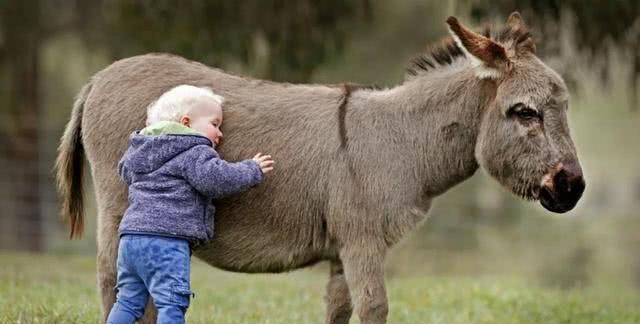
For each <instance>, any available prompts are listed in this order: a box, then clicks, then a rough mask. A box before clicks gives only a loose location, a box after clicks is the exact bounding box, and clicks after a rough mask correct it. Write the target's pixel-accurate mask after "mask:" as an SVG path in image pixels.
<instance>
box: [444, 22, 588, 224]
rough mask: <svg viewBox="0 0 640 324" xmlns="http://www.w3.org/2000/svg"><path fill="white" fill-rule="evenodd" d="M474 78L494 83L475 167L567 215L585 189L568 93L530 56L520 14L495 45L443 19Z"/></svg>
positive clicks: (530, 45)
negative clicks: (470, 65) (570, 121)
mask: <svg viewBox="0 0 640 324" xmlns="http://www.w3.org/2000/svg"><path fill="white" fill-rule="evenodd" d="M447 23H448V24H449V27H450V30H451V33H452V35H453V37H454V39H455V41H456V43H457V44H458V46H459V47H460V48H461V49H462V50H463V51H464V52H465V55H466V56H468V58H469V59H470V60H472V61H473V62H474V65H475V71H476V76H477V77H478V78H483V79H491V80H492V82H495V85H496V92H495V100H493V101H492V103H491V104H490V105H489V106H488V107H487V109H485V111H484V112H483V116H482V122H481V124H480V134H479V136H478V141H477V144H476V148H475V155H476V158H477V160H478V162H479V164H480V165H481V166H482V167H483V168H484V169H485V170H486V171H487V172H488V173H489V174H491V175H492V176H493V177H495V178H496V179H497V180H498V181H499V182H500V183H502V184H503V185H504V186H506V187H507V188H508V189H510V190H511V191H513V192H514V193H516V194H517V195H519V196H521V197H524V198H527V199H538V200H539V201H540V203H541V204H542V206H544V208H546V209H548V210H550V211H553V212H557V213H564V212H566V211H569V210H571V209H572V208H573V207H574V206H575V205H576V203H577V202H578V200H579V199H580V197H581V196H582V192H583V191H584V188H585V182H584V179H583V177H582V169H581V168H580V163H579V162H578V157H577V155H576V150H575V147H574V145H573V141H572V139H571V136H570V135H569V128H568V126H567V109H568V107H569V101H568V100H569V94H568V91H567V88H566V86H565V84H564V82H563V80H562V78H561V77H560V76H559V75H558V74H557V73H556V72H554V71H553V70H552V69H551V68H549V67H548V66H546V65H545V64H544V63H543V62H542V61H540V59H538V57H537V56H536V55H535V43H534V41H533V39H532V37H531V35H530V34H529V32H528V31H527V28H526V26H525V24H524V22H523V21H522V18H521V17H520V15H519V14H518V13H513V14H511V16H509V19H508V20H507V25H506V27H505V28H504V29H503V30H502V31H501V32H500V33H498V35H496V36H495V37H493V38H490V37H486V36H483V35H480V34H477V33H474V32H472V31H470V30H468V29H467V28H465V27H464V26H462V25H461V24H460V23H459V22H458V20H457V19H456V18H454V17H450V18H449V19H447Z"/></svg>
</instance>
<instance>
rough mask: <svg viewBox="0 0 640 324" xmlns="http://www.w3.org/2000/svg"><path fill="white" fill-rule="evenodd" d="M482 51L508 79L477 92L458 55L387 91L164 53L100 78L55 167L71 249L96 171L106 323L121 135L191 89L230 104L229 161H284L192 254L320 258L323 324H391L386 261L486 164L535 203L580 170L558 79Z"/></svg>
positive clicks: (528, 60) (244, 266)
mask: <svg viewBox="0 0 640 324" xmlns="http://www.w3.org/2000/svg"><path fill="white" fill-rule="evenodd" d="M518 21H519V20H518ZM518 26H521V25H518ZM506 28H507V29H509V28H513V24H508V25H507V27H506ZM468 35H471V36H472V37H475V35H477V34H468ZM505 35H507V34H505ZM456 36H458V37H465V35H462V36H460V35H456ZM481 37H482V36H481ZM491 42H495V43H493V45H491V47H494V46H502V47H504V49H505V50H506V53H508V55H510V56H509V60H510V64H511V65H512V69H511V70H510V71H508V72H507V71H500V72H501V75H502V77H501V78H498V79H483V78H478V77H477V74H476V71H475V68H476V67H475V65H474V64H472V62H471V61H470V59H469V58H466V57H464V56H462V55H453V56H452V57H451V58H450V59H449V60H445V61H443V62H444V63H442V62H438V64H439V65H438V66H437V67H435V66H431V65H430V64H428V63H426V61H425V63H424V64H426V65H429V71H428V72H426V71H421V72H420V73H413V74H414V75H413V77H411V78H409V79H407V80H406V81H405V82H404V83H403V84H401V85H399V86H397V87H394V88H392V89H368V88H360V87H353V86H348V85H347V86H339V87H336V86H325V85H306V84H284V83H274V82H269V81H263V80H255V79H249V78H243V77H239V76H234V75H230V74H228V73H225V72H223V71H221V70H217V69H213V68H210V67H207V66H205V65H202V64H200V63H196V62H192V61H188V60H185V59H183V58H180V57H176V56H170V55H165V54H150V55H144V56H136V57H132V58H128V59H124V60H121V61H118V62H115V63H113V64H112V65H110V66H109V67H107V68H106V69H104V70H102V71H100V72H99V73H97V74H96V75H95V76H93V77H92V78H91V80H90V82H89V84H88V85H87V86H85V88H83V90H82V91H81V93H80V95H79V96H78V99H77V101H76V104H75V105H74V109H73V112H72V115H71V120H70V122H69V124H68V126H67V130H66V132H65V134H64V136H63V138H62V142H61V145H60V153H59V156H58V164H57V165H58V181H59V185H60V191H61V193H62V196H63V198H64V205H63V206H64V208H63V213H64V214H65V215H66V216H67V217H69V218H70V219H71V224H72V225H71V229H72V236H76V235H77V234H80V233H81V229H82V225H81V224H82V223H81V222H82V203H81V196H80V195H79V192H80V191H81V184H80V180H81V176H82V173H81V171H79V170H80V167H81V165H82V161H81V160H82V159H81V158H82V156H83V155H82V152H83V150H84V151H86V156H87V158H88V160H89V163H90V165H91V171H92V177H93V181H94V186H95V192H96V197H97V201H98V286H99V289H100V295H101V296H102V306H103V310H104V311H105V313H108V312H109V309H110V307H111V305H112V303H113V301H114V298H115V295H114V291H113V287H114V285H115V278H116V263H115V262H116V254H117V246H118V235H117V229H118V223H119V222H120V219H121V217H122V215H123V213H124V210H125V208H126V206H127V193H126V186H125V185H124V183H122V182H121V181H120V179H119V177H118V176H117V173H116V164H117V162H118V160H119V159H120V157H121V156H122V154H123V152H124V151H125V149H126V145H127V136H128V135H129V134H130V133H131V132H132V131H133V130H135V129H140V128H142V127H143V126H144V120H145V107H146V106H147V105H148V104H149V103H151V102H152V101H153V100H155V99H156V98H158V96H159V95H160V94H162V93H163V92H164V91H166V90H168V89H170V88H172V87H174V86H176V85H178V84H185V83H186V84H192V85H195V86H205V87H210V88H211V89H213V91H214V92H215V93H218V94H220V95H222V96H223V97H224V98H225V100H226V101H225V107H224V110H225V123H224V126H223V128H224V133H225V140H224V142H223V144H222V145H221V146H220V147H219V152H220V153H221V155H222V157H223V158H225V159H227V160H239V159H245V158H247V157H251V156H253V154H255V152H263V153H269V154H271V155H272V156H273V158H274V160H275V161H277V162H278V164H277V167H276V169H275V170H274V171H273V172H272V173H271V174H269V175H268V176H267V177H266V180H265V181H264V183H263V184H261V185H260V186H259V187H257V188H255V189H254V190H250V191H248V192H246V193H243V194H241V195H237V196H234V197H230V198H228V199H225V200H222V201H220V202H219V203H218V205H217V206H218V212H217V215H216V224H215V228H216V234H215V238H214V239H213V241H211V242H210V243H209V244H208V245H206V246H205V247H204V248H202V249H200V250H197V251H196V252H195V254H196V255H197V256H198V257H199V258H200V259H202V260H204V261H205V262H207V263H209V264H211V265H212V266H215V267H217V268H220V269H225V270H230V271H239V272H247V273H256V272H283V271H289V270H293V269H298V268H302V267H306V266H309V265H311V264H314V263H316V262H319V261H323V260H328V261H330V263H331V273H330V280H329V284H328V285H327V323H348V320H349V318H350V316H351V313H352V309H353V310H355V312H356V314H357V315H358V316H359V318H360V320H361V322H362V323H385V322H386V317H387V312H388V306H387V305H388V304H387V299H386V293H385V287H384V275H383V267H384V259H385V255H386V253H387V251H388V250H389V248H390V247H391V246H393V245H394V244H396V243H397V242H398V241H399V240H400V239H401V238H402V237H403V236H405V234H407V232H409V231H411V230H413V229H414V228H415V227H416V225H417V224H418V223H419V222H420V221H422V220H423V219H424V218H425V215H426V213H427V211H428V209H429V207H430V205H431V200H432V199H433V198H434V197H436V196H437V195H440V194H442V193H444V192H445V191H446V190H448V189H449V188H451V187H452V186H454V185H456V184H458V183H460V182H461V181H464V180H465V179H467V178H469V177H470V176H471V175H472V174H473V173H474V172H475V171H476V170H477V169H478V166H479V165H480V166H482V168H483V169H485V170H486V171H487V172H488V173H489V174H490V175H491V176H493V177H494V178H495V179H497V181H499V182H500V183H502V184H503V185H504V186H505V187H506V188H508V189H509V190H511V191H512V192H514V193H516V194H518V195H520V196H523V197H525V198H530V199H535V198H537V194H538V191H539V190H540V189H539V187H540V183H541V182H542V179H543V177H545V176H549V173H550V172H552V171H551V170H555V169H554V168H556V169H557V166H558V165H559V163H560V162H562V161H565V164H566V161H571V162H572V163H573V164H572V165H577V166H578V168H579V164H578V162H577V157H576V153H575V149H574V147H573V143H572V140H571V138H570V136H569V130H568V128H567V122H566V107H567V91H566V88H565V86H564V83H563V81H562V79H561V78H560V77H559V76H558V75H557V74H556V73H555V72H553V71H552V70H551V69H549V68H548V67H546V66H545V65H544V64H543V63H542V62H541V61H540V60H538V59H537V58H536V57H535V55H533V53H532V52H530V51H516V49H515V48H512V46H517V44H518V42H516V41H514V40H513V39H506V40H502V41H500V42H498V41H491ZM462 44H465V42H462ZM447 46H449V45H447ZM456 53H457V50H456ZM482 55H483V57H482V59H484V60H488V59H491V58H492V56H491V53H482ZM436 60H438V59H437V58H436ZM487 66H488V67H490V68H496V67H497V68H499V65H490V64H487ZM414 70H415V69H414ZM410 71H411V70H410ZM516 103H523V104H526V105H528V106H532V107H535V109H538V110H540V111H543V112H544V116H545V117H544V121H540V122H529V123H525V122H523V121H522V120H518V119H517V118H514V117H507V111H508V110H509V108H510V107H512V106H513V105H514V104H516ZM580 179H581V178H580ZM580 193H581V191H580ZM578 198H579V196H578ZM575 200H576V201H577V198H576V199H575ZM150 314H151V315H147V316H146V318H145V321H151V320H153V314H152V313H150Z"/></svg>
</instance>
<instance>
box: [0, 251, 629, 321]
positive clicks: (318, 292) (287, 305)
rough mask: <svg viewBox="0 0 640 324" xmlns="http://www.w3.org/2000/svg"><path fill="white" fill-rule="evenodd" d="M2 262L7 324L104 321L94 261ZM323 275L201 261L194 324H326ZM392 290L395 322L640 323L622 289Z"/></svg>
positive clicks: (502, 283)
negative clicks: (251, 271) (237, 269)
mask: <svg viewBox="0 0 640 324" xmlns="http://www.w3.org/2000/svg"><path fill="white" fill-rule="evenodd" d="M0 262H1V264H2V266H1V267H0V323H98V322H99V312H100V311H99V303H98V298H97V294H96V288H95V265H94V259H93V258H91V257H76V256H74V257H68V256H52V255H36V254H16V253H6V252H4V253H2V252H0ZM320 270H322V269H311V270H304V271H297V272H293V273H289V274H284V275H243V274H234V273H228V272H222V271H219V270H215V269H213V268H210V267H208V266H206V265H204V264H202V263H201V262H198V261H195V262H194V267H193V274H192V286H193V290H194V291H195V293H196V298H195V299H194V300H193V301H192V303H191V307H190V309H189V312H188V315H187V321H188V322H189V323H324V307H325V306H324V302H323V294H324V285H325V283H326V277H327V276H326V274H325V271H320ZM387 287H388V295H389V300H390V301H391V311H390V315H389V323H640V295H639V294H638V293H637V292H633V291H631V290H628V291H626V290H624V289H616V290H613V289H581V290H571V291H561V290H553V289H548V288H547V289H545V288H541V287H539V286H536V285H534V284H532V283H529V284H528V283H526V282H523V281H519V280H516V279H509V280H506V279H501V278H482V279H472V278H451V277H448V278H443V277H427V276H425V277H415V276H412V277H409V278H401V277H395V278H387ZM351 322H352V323H358V320H357V319H352V321H351Z"/></svg>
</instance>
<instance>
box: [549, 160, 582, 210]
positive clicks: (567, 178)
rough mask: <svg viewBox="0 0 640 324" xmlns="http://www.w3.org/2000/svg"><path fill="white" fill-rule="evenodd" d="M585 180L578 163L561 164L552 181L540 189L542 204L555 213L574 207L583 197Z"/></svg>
mask: <svg viewBox="0 0 640 324" xmlns="http://www.w3.org/2000/svg"><path fill="white" fill-rule="evenodd" d="M584 188H585V182H584V178H583V177H582V170H581V169H580V166H579V165H578V164H577V163H575V162H574V163H568V164H566V165H561V167H560V168H559V170H557V171H556V172H555V174H554V175H553V178H552V181H549V182H547V183H545V184H544V185H543V186H542V188H541V189H540V195H539V198H540V204H542V207H544V208H546V209H547V210H549V211H552V212H554V213H565V212H568V211H570V210H571V209H573V207H575V206H576V204H577V203H578V200H580V197H582V193H583V192H584Z"/></svg>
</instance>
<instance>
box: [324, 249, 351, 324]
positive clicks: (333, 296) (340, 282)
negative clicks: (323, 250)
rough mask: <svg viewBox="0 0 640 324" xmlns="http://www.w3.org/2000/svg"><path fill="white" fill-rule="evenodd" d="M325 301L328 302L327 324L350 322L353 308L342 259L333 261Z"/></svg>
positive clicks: (345, 323) (346, 323) (347, 323)
mask: <svg viewBox="0 0 640 324" xmlns="http://www.w3.org/2000/svg"><path fill="white" fill-rule="evenodd" d="M325 301H326V302H327V320H326V323H327V324H349V318H351V313H352V310H353V309H352V307H351V297H350V296H349V287H348V286H347V281H346V280H345V278H344V271H343V269H342V262H341V261H340V260H338V261H331V270H330V274H329V283H328V284H327V295H326V297H325Z"/></svg>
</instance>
